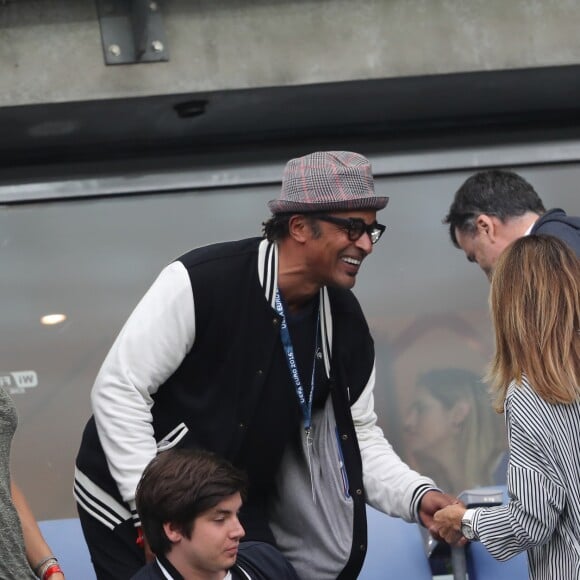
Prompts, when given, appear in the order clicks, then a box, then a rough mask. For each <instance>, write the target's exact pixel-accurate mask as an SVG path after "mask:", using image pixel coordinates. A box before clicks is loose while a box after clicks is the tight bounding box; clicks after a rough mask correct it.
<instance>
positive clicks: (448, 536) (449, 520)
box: [429, 503, 467, 545]
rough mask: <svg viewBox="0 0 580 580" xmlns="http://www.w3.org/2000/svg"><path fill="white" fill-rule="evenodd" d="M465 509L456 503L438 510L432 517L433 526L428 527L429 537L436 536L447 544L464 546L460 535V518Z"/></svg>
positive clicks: (464, 542) (463, 540)
mask: <svg viewBox="0 0 580 580" xmlns="http://www.w3.org/2000/svg"><path fill="white" fill-rule="evenodd" d="M465 509H466V508H465V506H464V505H463V504H461V503H456V504H454V505H449V506H447V507H445V508H443V509H441V510H439V511H438V512H437V513H436V514H435V515H434V517H433V524H432V525H431V526H429V531H430V532H431V535H434V534H437V535H438V536H440V537H441V538H443V539H444V540H445V541H446V542H447V543H449V544H455V545H457V544H459V545H464V544H466V543H467V541H466V540H465V538H464V537H463V535H462V534H461V518H463V514H464V513H465Z"/></svg>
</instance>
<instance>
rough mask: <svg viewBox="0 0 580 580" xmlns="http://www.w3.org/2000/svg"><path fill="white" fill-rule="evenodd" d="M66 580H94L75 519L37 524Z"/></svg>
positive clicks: (93, 573)
mask: <svg viewBox="0 0 580 580" xmlns="http://www.w3.org/2000/svg"><path fill="white" fill-rule="evenodd" d="M38 525H39V527H40V531H41V532H42V535H43V536H44V539H45V540H46V541H47V542H48V545H49V546H50V547H51V549H52V551H53V553H54V555H55V556H56V557H57V558H58V560H59V562H60V565H61V566H62V569H63V571H64V573H65V576H66V579H67V580H96V576H95V571H94V569H93V565H92V564H91V557H90V555H89V549H88V548H87V545H86V543H85V538H84V536H83V532H82V530H81V524H80V522H79V520H78V519H77V518H70V519H63V520H44V521H41V522H38Z"/></svg>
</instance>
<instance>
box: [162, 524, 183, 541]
mask: <svg viewBox="0 0 580 580" xmlns="http://www.w3.org/2000/svg"><path fill="white" fill-rule="evenodd" d="M163 531H164V532H165V535H166V536H167V539H168V540H169V541H170V542H171V543H172V544H175V543H177V542H179V541H180V540H181V539H182V538H183V534H182V533H181V532H180V531H179V529H178V528H177V527H176V526H175V524H173V522H163Z"/></svg>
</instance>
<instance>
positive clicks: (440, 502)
mask: <svg viewBox="0 0 580 580" xmlns="http://www.w3.org/2000/svg"><path fill="white" fill-rule="evenodd" d="M447 506H457V507H460V508H461V509H462V511H463V512H464V511H465V506H464V505H463V504H462V503H461V502H460V501H459V500H458V499H457V498H456V497H453V496H451V495H449V494H447V493H442V492H440V491H435V490H433V491H428V492H427V493H426V494H425V495H424V496H423V497H422V498H421V503H420V504H419V517H420V518H421V522H422V523H423V525H424V526H425V527H426V528H427V529H428V530H429V533H430V534H431V535H432V536H433V538H434V539H435V540H437V541H440V542H442V541H445V542H448V543H450V544H454V545H458V546H464V545H465V544H466V543H467V540H466V539H465V538H464V537H463V536H462V535H461V533H459V535H458V536H457V537H454V539H452V540H451V541H449V540H447V538H445V537H444V536H443V535H442V534H441V533H440V532H439V528H438V527H437V525H436V524H435V523H434V519H433V518H434V516H435V515H436V514H437V513H441V512H440V510H442V509H443V508H447ZM461 517H463V513H462V514H461ZM461 517H460V518H459V525H460V526H461ZM449 537H451V536H449Z"/></svg>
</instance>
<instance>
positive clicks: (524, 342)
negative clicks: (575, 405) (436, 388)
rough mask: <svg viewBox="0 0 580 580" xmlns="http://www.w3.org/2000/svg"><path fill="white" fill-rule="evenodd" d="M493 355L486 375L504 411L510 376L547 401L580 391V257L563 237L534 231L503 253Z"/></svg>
mask: <svg viewBox="0 0 580 580" xmlns="http://www.w3.org/2000/svg"><path fill="white" fill-rule="evenodd" d="M490 308H491V316H492V320H493V325H494V331H495V355H494V357H493V359H492V362H491V365H490V368H489V371H488V374H487V379H488V380H489V381H490V382H491V386H492V391H493V392H494V394H495V400H494V408H495V409H496V411H498V412H500V413H501V412H503V408H504V403H505V397H506V392H507V389H508V386H509V384H510V383H511V382H512V381H516V383H521V381H522V378H523V376H524V375H525V376H526V378H527V379H528V381H529V383H530V386H531V387H532V388H533V389H534V391H535V392H536V393H537V394H538V395H539V396H540V397H542V398H543V399H544V400H545V401H547V402H549V403H571V402H573V401H575V400H577V399H578V398H579V397H580V386H579V384H578V383H579V378H580V261H579V260H578V258H577V257H576V255H575V253H574V252H573V250H572V249H571V248H569V247H568V246H567V245H566V244H565V243H564V242H562V241H561V240H559V239H557V238H555V237H553V236H543V235H541V236H540V235H538V236H535V235H531V236H525V237H523V238H519V239H518V240H516V241H515V242H514V243H513V244H512V245H511V246H509V247H508V248H507V249H506V250H505V251H504V252H503V253H502V254H501V256H500V258H499V260H498V263H497V266H496V268H495V271H494V274H493V278H492V282H491V293H490Z"/></svg>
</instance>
